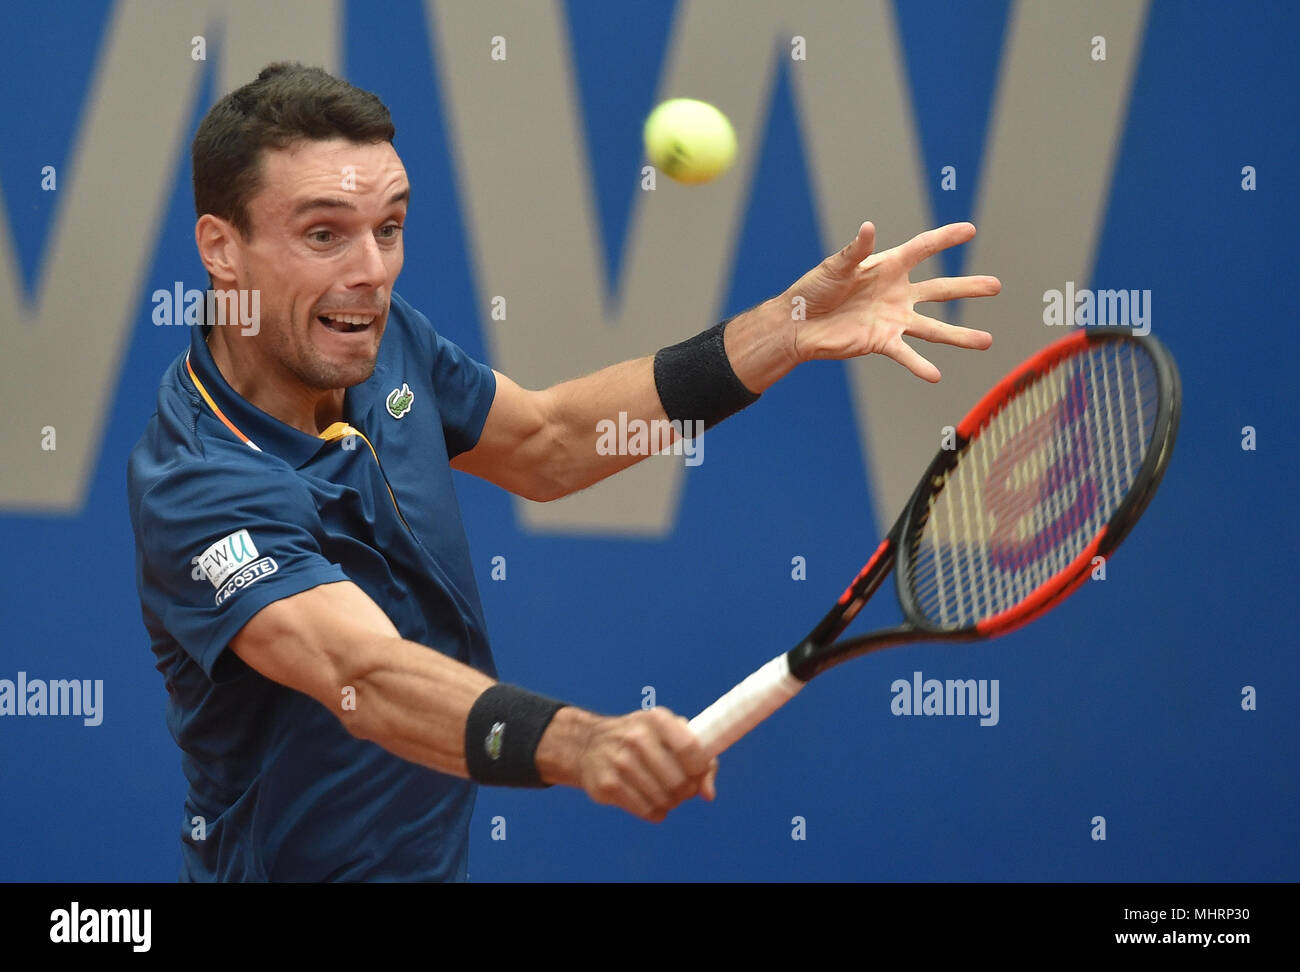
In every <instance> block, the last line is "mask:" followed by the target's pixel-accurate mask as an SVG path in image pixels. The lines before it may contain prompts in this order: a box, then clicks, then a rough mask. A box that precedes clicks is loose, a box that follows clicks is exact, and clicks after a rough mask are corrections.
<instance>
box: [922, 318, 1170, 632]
mask: <svg viewBox="0 0 1300 972" xmlns="http://www.w3.org/2000/svg"><path fill="white" fill-rule="evenodd" d="M1158 393H1159V384H1158V381H1157V376H1156V371H1155V366H1154V362H1153V361H1152V359H1151V357H1150V354H1149V353H1148V352H1147V351H1146V350H1145V348H1144V347H1143V346H1142V345H1141V344H1140V343H1139V342H1136V341H1131V340H1130V341H1124V340H1119V341H1109V340H1108V341H1104V342H1101V343H1099V344H1092V345H1089V346H1088V347H1087V348H1086V350H1084V351H1082V352H1080V353H1078V354H1076V355H1073V356H1070V357H1067V358H1064V359H1062V360H1059V361H1057V362H1056V363H1055V364H1053V365H1052V366H1051V367H1049V368H1048V369H1047V370H1045V371H1044V372H1042V373H1040V374H1039V375H1037V376H1035V377H1034V378H1033V379H1031V380H1030V381H1029V382H1028V383H1026V384H1023V385H1021V386H1020V388H1019V389H1018V390H1017V391H1016V392H1015V393H1013V395H1012V396H1011V397H1010V398H1009V399H1008V400H1007V401H1005V402H1003V403H1002V405H1001V406H1000V407H999V408H997V409H996V410H994V411H992V412H991V413H990V415H989V416H988V417H987V418H986V419H985V421H984V422H983V423H982V424H981V425H980V427H979V428H978V429H976V430H975V431H974V432H973V433H972V435H971V439H970V441H969V442H968V443H967V445H966V447H965V448H964V449H963V451H962V453H961V455H960V456H959V457H958V459H957V462H956V463H955V465H953V466H952V467H951V468H950V469H948V471H947V472H946V473H944V474H943V475H942V477H941V482H939V483H937V484H936V486H937V489H936V490H935V491H934V492H933V493H932V494H931V496H930V500H929V506H928V510H927V512H926V514H925V515H924V517H923V519H922V521H921V525H920V527H919V529H918V530H917V531H916V532H915V533H914V535H913V537H912V538H911V539H910V541H909V542H910V543H911V545H912V558H911V564H912V570H911V577H910V582H911V586H912V590H913V593H914V595H915V600H916V603H917V605H918V606H919V607H920V609H921V611H922V613H923V614H924V615H925V616H926V617H927V618H929V619H930V620H931V621H934V622H937V623H939V624H941V625H944V626H949V627H964V626H969V625H973V624H975V623H977V622H979V621H981V620H984V619H986V618H989V617H992V616H993V615H996V614H999V613H1001V612H1003V611H1006V610H1009V609H1011V608H1014V607H1015V606H1016V605H1018V604H1020V603H1022V602H1023V601H1024V600H1025V599H1026V598H1028V597H1029V596H1030V595H1031V594H1032V593H1033V592H1034V591H1035V590H1037V589H1039V588H1040V587H1041V586H1042V585H1043V584H1045V583H1046V582H1047V581H1048V580H1050V579H1051V578H1052V577H1053V576H1055V575H1056V574H1058V573H1059V572H1061V571H1062V570H1064V569H1065V568H1066V567H1067V566H1069V565H1070V564H1071V563H1072V562H1073V561H1075V560H1076V559H1077V558H1078V556H1079V555H1080V553H1082V552H1083V550H1084V549H1085V548H1086V547H1087V545H1088V544H1089V543H1090V542H1092V540H1093V539H1094V538H1095V537H1096V536H1097V534H1098V533H1099V532H1100V531H1101V529H1102V527H1103V526H1105V525H1106V524H1107V523H1108V522H1109V521H1110V520H1111V518H1112V516H1113V515H1114V513H1115V511H1116V509H1117V508H1118V507H1119V505H1120V504H1121V503H1122V502H1123V500H1124V497H1125V496H1127V495H1128V493H1129V491H1130V489H1131V488H1132V486H1133V483H1134V480H1135V478H1136V476H1137V475H1138V472H1139V470H1140V469H1141V467H1142V463H1143V459H1144V458H1145V455H1146V453H1147V450H1148V449H1149V448H1150V446H1151V437H1152V432H1153V426H1154V422H1155V416H1156V411H1157V408H1156V405H1157V396H1158Z"/></svg>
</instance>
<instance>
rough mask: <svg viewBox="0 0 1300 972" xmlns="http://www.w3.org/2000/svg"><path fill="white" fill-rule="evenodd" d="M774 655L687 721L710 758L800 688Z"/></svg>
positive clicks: (783, 662)
mask: <svg viewBox="0 0 1300 972" xmlns="http://www.w3.org/2000/svg"><path fill="white" fill-rule="evenodd" d="M804 684H805V683H803V682H801V681H799V679H797V678H795V677H794V676H793V675H791V674H790V662H789V660H788V659H787V658H786V656H785V655H783V654H782V655H778V656H777V657H775V658H773V659H772V660H771V661H770V662H768V663H767V664H766V665H764V666H763V667H762V668H760V669H759V670H758V671H756V672H754V674H752V675H750V676H749V678H747V679H745V680H744V681H743V682H741V683H740V684H739V685H737V686H736V687H735V688H733V689H732V690H731V691H730V692H728V693H727V694H726V695H724V696H722V698H720V699H718V701H716V702H714V703H713V704H712V705H711V706H709V707H708V708H707V709H705V710H704V711H703V712H701V713H700V714H699V715H697V716H696V717H695V718H694V719H692V720H691V722H690V726H691V731H692V732H694V733H695V735H696V736H698V737H699V740H700V743H701V744H702V745H703V746H704V748H705V750H706V751H707V752H708V754H709V755H710V756H717V755H718V754H719V753H721V752H722V751H723V750H725V749H727V747H729V746H730V745H731V744H732V743H734V742H735V741H736V740H737V739H739V738H740V737H741V736H743V735H745V733H747V732H749V730H751V729H753V728H754V727H755V726H756V725H758V724H759V723H760V722H762V721H763V720H764V719H766V718H767V717H768V716H770V715H771V714H772V713H773V712H775V711H776V710H777V709H779V708H781V706H783V705H785V704H786V703H787V702H789V701H790V700H791V699H792V698H794V697H795V695H796V694H798V692H799V690H800V689H801V688H803V687H804Z"/></svg>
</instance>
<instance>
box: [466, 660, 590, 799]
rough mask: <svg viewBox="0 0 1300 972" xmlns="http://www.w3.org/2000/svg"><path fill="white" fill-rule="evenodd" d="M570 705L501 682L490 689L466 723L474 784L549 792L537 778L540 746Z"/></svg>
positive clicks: (467, 751) (468, 757)
mask: <svg viewBox="0 0 1300 972" xmlns="http://www.w3.org/2000/svg"><path fill="white" fill-rule="evenodd" d="M566 705H568V703H567V702H557V701H555V699H548V698H546V697H545V696H544V695H537V694H535V693H533V692H529V691H526V690H525V689H521V688H519V687H517V686H514V685H503V684H501V683H500V682H498V683H497V684H496V685H493V686H491V687H490V688H488V689H486V690H485V691H484V692H483V694H482V695H480V696H479V697H478V698H477V699H475V700H474V704H473V705H472V706H470V710H469V718H468V719H466V720H465V762H466V764H468V767H469V777H470V779H472V780H475V781H476V782H479V783H489V784H493V785H496V786H530V787H544V786H549V785H550V784H549V783H543V782H542V779H541V775H540V774H539V773H538V772H537V763H536V754H537V744H538V743H540V742H541V741H542V733H544V732H545V731H546V727H547V726H548V725H550V724H551V719H553V718H554V717H555V713H556V712H558V711H559V710H560V709H562V708H564V707H565V706H566Z"/></svg>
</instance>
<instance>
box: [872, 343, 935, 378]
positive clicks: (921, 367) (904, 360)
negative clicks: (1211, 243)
mask: <svg viewBox="0 0 1300 972" xmlns="http://www.w3.org/2000/svg"><path fill="white" fill-rule="evenodd" d="M881 353H882V354H884V355H886V356H888V357H890V358H893V359H894V360H895V361H897V362H898V363H899V364H901V365H902V366H903V367H904V368H906V369H907V370H908V371H910V372H911V373H912V374H914V375H916V377H918V378H923V379H925V380H926V381H928V382H932V383H933V382H936V381H938V380H939V379H940V378H942V377H943V376H942V375H941V374H939V369H938V368H936V367H935V366H934V365H933V364H931V363H930V362H929V361H927V360H926V359H925V358H923V357H921V356H920V355H919V354H917V353H916V350H915V349H914V348H912V347H911V346H910V345H908V343H907V342H906V341H904V340H903V339H902V338H899V339H898V340H897V341H895V342H894V343H893V344H890V345H888V346H886V348H885V350H884V351H882V352H881Z"/></svg>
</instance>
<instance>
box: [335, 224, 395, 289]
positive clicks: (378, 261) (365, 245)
mask: <svg viewBox="0 0 1300 972" xmlns="http://www.w3.org/2000/svg"><path fill="white" fill-rule="evenodd" d="M351 255H352V259H351V260H350V261H348V269H347V274H346V281H345V282H346V284H347V286H348V287H350V288H358V289H364V288H369V289H371V290H374V289H378V288H379V287H382V286H383V285H384V284H385V283H386V282H387V280H388V265H387V264H386V263H385V262H384V254H383V251H382V250H381V249H380V246H379V241H378V240H376V239H375V237H374V235H373V234H372V233H365V234H364V235H362V236H361V237H360V240H359V244H358V246H357V247H356V248H354V249H353V251H352V254H351Z"/></svg>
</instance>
